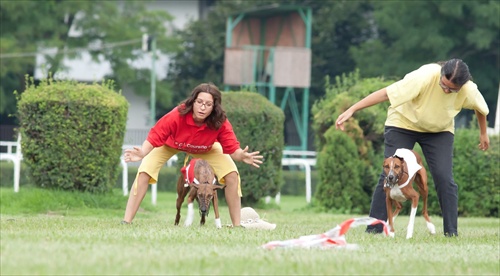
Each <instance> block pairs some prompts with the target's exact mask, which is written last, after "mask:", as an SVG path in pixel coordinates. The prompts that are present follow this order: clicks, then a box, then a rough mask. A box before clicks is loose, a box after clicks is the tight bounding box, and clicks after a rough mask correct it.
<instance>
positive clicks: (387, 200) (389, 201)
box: [385, 189, 394, 238]
mask: <svg viewBox="0 0 500 276" xmlns="http://www.w3.org/2000/svg"><path fill="white" fill-rule="evenodd" d="M385 206H386V208H387V223H389V228H390V229H389V236H390V237H391V238H394V224H393V219H392V199H391V195H390V189H386V192H385Z"/></svg>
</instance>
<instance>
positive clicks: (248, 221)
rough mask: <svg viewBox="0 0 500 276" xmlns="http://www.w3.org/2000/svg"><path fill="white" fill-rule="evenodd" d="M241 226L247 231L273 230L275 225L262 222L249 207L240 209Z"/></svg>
mask: <svg viewBox="0 0 500 276" xmlns="http://www.w3.org/2000/svg"><path fill="white" fill-rule="evenodd" d="M241 226H243V227H245V228H249V229H264V230H274V229H275V228H276V224H274V223H269V222H267V221H265V220H262V219H261V218H260V216H259V214H257V212H256V211H255V210H254V209H253V208H251V207H244V208H241Z"/></svg>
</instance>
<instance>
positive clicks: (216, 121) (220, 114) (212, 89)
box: [178, 83, 227, 130]
mask: <svg viewBox="0 0 500 276" xmlns="http://www.w3.org/2000/svg"><path fill="white" fill-rule="evenodd" d="M201 92H205V93H208V94H210V95H212V97H213V98H214V105H213V107H212V112H211V113H210V115H208V117H207V118H206V119H205V123H206V124H207V126H208V127H209V128H211V129H215V130H218V129H219V128H220V127H221V126H222V124H223V123H224V121H226V119H227V116H226V112H225V111H224V109H222V94H221V92H220V91H219V88H217V86H215V85H214V84H213V83H202V84H199V85H198V86H196V87H195V88H194V89H193V91H192V92H191V96H189V97H188V98H187V99H185V100H184V101H183V102H181V103H180V105H179V106H178V108H179V112H180V114H181V115H183V116H184V115H186V114H188V113H190V112H191V111H192V110H193V104H194V102H195V101H196V99H197V98H198V94H200V93H201Z"/></svg>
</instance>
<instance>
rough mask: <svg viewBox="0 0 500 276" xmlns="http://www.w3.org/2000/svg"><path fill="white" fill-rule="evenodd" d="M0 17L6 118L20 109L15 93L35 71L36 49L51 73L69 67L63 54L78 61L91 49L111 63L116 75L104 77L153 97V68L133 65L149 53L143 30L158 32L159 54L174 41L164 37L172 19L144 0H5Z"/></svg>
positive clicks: (161, 90) (162, 94)
mask: <svg viewBox="0 0 500 276" xmlns="http://www.w3.org/2000/svg"><path fill="white" fill-rule="evenodd" d="M0 16H1V24H0V26H1V27H0V28H1V33H0V50H1V59H0V61H1V62H0V77H1V80H2V81H1V84H0V96H1V101H0V114H1V117H2V121H3V120H6V117H7V115H8V114H13V113H15V111H16V110H15V108H16V105H15V98H14V95H13V94H12V92H13V91H14V90H17V91H24V90H25V87H24V79H25V75H26V74H28V75H31V76H32V75H33V74H34V69H35V65H36V64H35V63H36V60H35V56H36V53H44V58H45V59H46V61H47V62H46V64H45V65H44V68H45V70H46V74H47V75H49V74H52V75H56V74H57V73H58V72H63V71H64V69H65V68H64V65H63V63H62V61H63V59H64V58H67V59H75V58H78V57H80V56H81V54H82V52H84V51H89V53H90V54H91V55H92V58H93V59H94V60H96V61H97V60H102V61H108V62H109V63H110V64H111V69H112V72H113V73H112V75H110V76H105V78H107V79H113V80H114V81H115V82H116V83H117V85H118V86H120V87H123V86H124V85H128V86H132V87H133V88H135V89H134V90H135V91H136V92H137V93H139V94H145V95H148V94H149V91H150V89H149V81H150V78H149V73H148V70H147V69H144V70H138V69H136V68H132V66H131V62H133V61H134V60H137V59H139V58H141V57H142V56H143V55H144V52H143V51H141V43H142V42H141V38H142V34H143V33H149V34H155V35H156V39H157V41H158V44H157V45H158V51H159V52H168V51H170V50H172V49H173V47H174V45H175V44H174V43H173V42H174V39H173V38H169V37H166V35H165V33H166V29H165V25H166V24H167V23H168V22H170V21H171V20H172V17H171V16H170V15H169V14H168V13H166V12H163V11H158V10H146V8H145V6H144V3H143V2H142V1H120V2H114V1H63V0H42V1H1V2H0ZM169 93H170V92H169V90H168V87H166V86H164V85H158V87H157V94H158V95H159V96H158V98H162V99H164V98H167V99H170V98H171V97H170V96H169V95H168V94H169ZM166 104H170V102H167V103H166Z"/></svg>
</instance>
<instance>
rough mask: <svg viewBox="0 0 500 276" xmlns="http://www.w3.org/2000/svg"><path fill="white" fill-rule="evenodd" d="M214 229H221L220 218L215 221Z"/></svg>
mask: <svg viewBox="0 0 500 276" xmlns="http://www.w3.org/2000/svg"><path fill="white" fill-rule="evenodd" d="M215 227H217V228H222V223H221V222H220V218H218V219H215Z"/></svg>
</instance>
